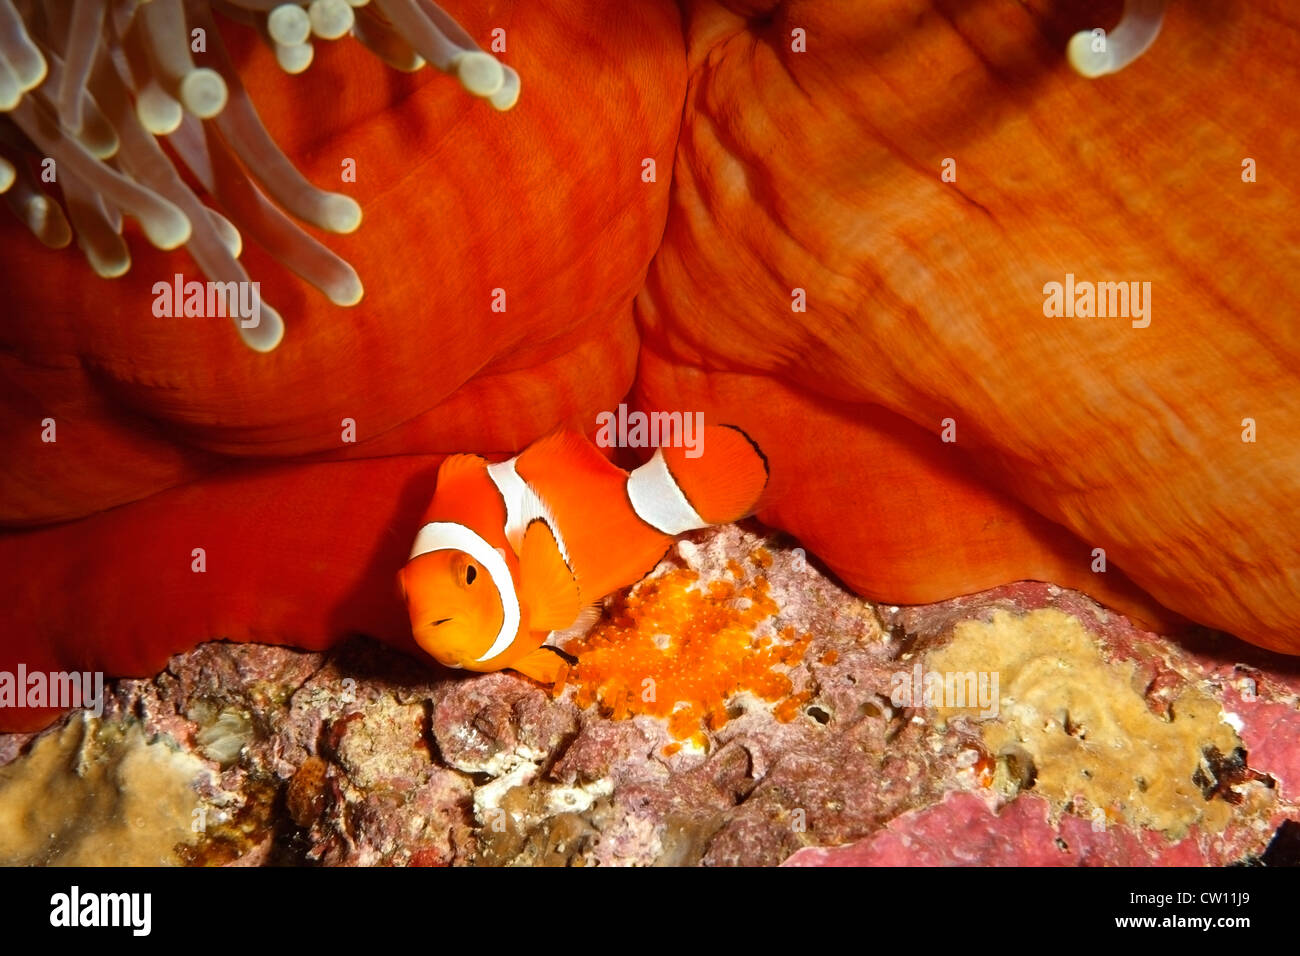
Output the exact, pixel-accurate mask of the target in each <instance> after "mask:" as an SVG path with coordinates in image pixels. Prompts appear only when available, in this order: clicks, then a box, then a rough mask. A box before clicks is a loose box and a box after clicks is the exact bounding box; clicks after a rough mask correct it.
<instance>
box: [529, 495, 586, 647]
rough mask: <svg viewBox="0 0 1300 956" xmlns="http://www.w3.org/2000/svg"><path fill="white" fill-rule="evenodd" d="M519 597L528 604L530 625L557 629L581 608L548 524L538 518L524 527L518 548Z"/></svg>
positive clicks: (578, 594)
mask: <svg viewBox="0 0 1300 956" xmlns="http://www.w3.org/2000/svg"><path fill="white" fill-rule="evenodd" d="M519 596H520V598H521V599H522V600H523V602H524V603H525V604H527V605H528V609H529V612H530V615H531V617H530V619H529V622H528V623H529V626H530V627H531V628H533V629H534V630H538V631H558V630H561V629H563V628H566V627H568V626H569V625H571V624H572V623H573V622H574V620H575V619H576V618H577V617H578V614H579V613H580V612H581V611H582V594H581V592H580V591H579V590H578V581H577V579H576V578H575V577H574V575H573V569H572V568H570V567H569V564H568V562H567V561H565V559H564V555H563V553H562V552H561V551H560V546H559V544H558V543H557V541H556V537H555V534H554V533H553V532H552V531H551V526H550V525H549V524H547V522H546V521H545V520H543V519H541V518H536V519H534V520H533V521H531V522H530V523H529V525H528V527H527V528H526V529H525V530H524V538H523V542H522V543H521V544H520V548H519Z"/></svg>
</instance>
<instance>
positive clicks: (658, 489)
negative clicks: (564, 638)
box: [399, 426, 767, 683]
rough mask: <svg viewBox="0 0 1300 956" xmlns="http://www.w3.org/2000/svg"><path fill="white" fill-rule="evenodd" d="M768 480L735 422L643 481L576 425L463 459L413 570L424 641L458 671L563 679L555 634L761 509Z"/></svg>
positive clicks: (653, 463)
mask: <svg viewBox="0 0 1300 956" xmlns="http://www.w3.org/2000/svg"><path fill="white" fill-rule="evenodd" d="M766 482H767V466H766V460H765V459H764V458H763V456H762V454H761V452H759V450H758V448H757V446H755V445H754V444H753V443H752V441H750V439H749V438H748V437H747V436H746V435H745V434H744V433H743V432H741V431H740V430H739V429H736V428H733V427H729V426H708V427H706V428H705V429H704V431H703V441H702V443H701V446H700V449H699V450H697V452H696V457H691V456H690V453H689V452H687V451H685V450H683V449H681V448H660V449H659V450H657V451H656V452H655V454H654V456H653V457H652V458H651V459H650V460H649V461H648V462H646V463H645V464H644V465H642V466H640V467H639V468H637V469H635V470H634V471H632V472H631V473H628V472H626V471H624V470H623V469H621V468H619V467H617V466H616V465H614V464H612V463H611V462H609V461H608V460H606V459H605V458H604V457H603V456H602V455H601V453H600V452H599V451H597V450H596V448H595V447H594V446H593V445H592V444H591V443H590V442H588V441H587V440H586V439H585V438H583V437H582V436H580V435H578V434H577V433H575V432H567V431H561V432H556V433H554V434H552V435H550V436H548V437H546V438H543V439H541V440H540V441H538V442H536V443H534V444H533V445H531V446H530V447H529V448H527V449H526V450H525V451H524V452H522V453H521V454H519V455H517V456H516V457H514V458H512V459H510V460H509V461H504V462H500V463H498V464H489V463H488V462H487V461H486V460H485V459H483V458H480V457H478V456H477V455H454V456H452V457H451V458H448V459H447V460H446V461H444V462H443V464H442V467H441V468H440V469H439V471H438V485H437V490H436V491H435V493H434V496H433V500H432V502H431V503H430V505H429V508H428V510H427V511H426V512H425V515H424V518H423V520H422V522H421V527H420V529H419V531H418V533H417V534H416V537H415V543H414V546H413V547H412V549H411V557H410V560H409V562H408V563H407V565H406V566H405V567H404V568H403V569H402V571H401V572H400V574H399V582H400V585H401V588H402V592H403V594H404V595H405V598H406V602H407V610H408V612H409V614H410V618H411V629H412V632H413V633H414V635H415V640H416V642H417V643H418V644H419V645H420V646H421V647H422V648H423V649H424V650H425V651H427V652H428V653H429V654H431V655H432V656H433V657H434V658H436V659H437V660H438V661H439V662H441V663H442V664H444V665H446V666H448V667H456V668H466V669H468V670H475V671H494V670H501V669H503V668H507V667H508V668H512V669H513V670H517V671H519V672H520V673H523V674H526V675H528V676H529V677H532V678H534V679H535V680H540V681H543V682H547V683H549V682H551V681H554V680H555V679H556V677H557V675H558V672H559V670H560V667H561V666H562V664H563V663H564V661H565V658H566V655H564V654H562V653H561V652H559V651H558V649H556V648H553V647H550V646H549V645H547V644H546V641H547V638H548V636H549V635H550V634H551V633H552V632H554V631H560V630H563V629H565V628H568V627H571V626H572V625H573V624H574V623H575V622H577V621H578V620H579V618H580V617H581V616H582V614H583V611H584V609H586V608H588V607H590V606H591V605H592V604H593V603H594V602H596V601H598V600H600V599H601V598H602V597H604V596H605V595H606V594H608V593H610V592H611V591H614V590H617V589H618V588H621V587H626V586H627V585H629V584H632V583H634V582H635V581H637V580H639V579H640V578H641V577H643V576H645V574H647V573H648V572H649V571H650V570H651V569H652V568H654V566H655V564H657V563H658V561H659V560H660V558H662V557H663V555H664V553H665V551H667V549H668V547H669V545H670V544H671V543H672V539H673V537H674V536H675V535H678V534H682V533H684V532H686V531H691V530H694V529H697V528H704V527H708V526H709V525H711V524H720V523H725V522H728V521H734V520H735V519H737V518H740V517H742V516H744V515H745V514H748V513H750V512H751V511H752V510H753V509H754V507H755V505H756V504H757V503H758V499H759V496H760V495H761V494H762V491H763V489H764V487H765V485H766Z"/></svg>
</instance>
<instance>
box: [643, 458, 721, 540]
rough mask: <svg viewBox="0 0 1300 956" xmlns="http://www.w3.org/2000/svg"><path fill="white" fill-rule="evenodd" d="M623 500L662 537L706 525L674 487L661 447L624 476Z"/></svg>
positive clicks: (675, 485) (675, 486) (680, 490)
mask: <svg viewBox="0 0 1300 956" xmlns="http://www.w3.org/2000/svg"><path fill="white" fill-rule="evenodd" d="M627 497H628V500H630V501H631V502H632V510H633V511H635V512H636V513H637V515H638V516H639V517H640V518H641V520H642V521H644V522H645V523H646V524H648V525H650V526H651V527H652V528H657V529H658V530H659V531H662V532H663V533H664V534H669V535H678V534H681V533H682V532H684V531H694V530H695V529H697V528H707V527H708V526H709V523H708V522H707V521H705V520H704V519H703V518H701V517H700V516H699V515H698V514H697V513H696V511H695V509H694V508H692V507H691V503H690V502H689V501H687V500H686V496H685V495H684V494H682V489H681V488H679V487H678V486H677V481H676V479H674V478H673V476H672V472H670V471H669V470H668V463H667V462H666V461H664V453H663V449H662V448H661V449H659V450H658V451H656V452H655V454H654V457H653V458H651V459H650V460H649V461H648V462H646V463H645V464H644V465H642V466H641V467H640V468H638V469H636V470H635V471H633V472H632V474H630V475H628V476H627Z"/></svg>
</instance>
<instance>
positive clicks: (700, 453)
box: [627, 425, 767, 535]
mask: <svg viewBox="0 0 1300 956" xmlns="http://www.w3.org/2000/svg"><path fill="white" fill-rule="evenodd" d="M701 438H702V441H701V442H700V444H698V445H697V446H695V448H693V449H692V448H676V447H674V448H660V449H659V450H658V451H657V452H655V455H654V457H653V458H651V459H650V461H648V462H646V464H644V465H642V466H641V467H640V468H638V469H636V471H634V472H632V474H631V475H630V476H629V477H628V483H627V489H628V497H629V499H630V500H631V502H632V507H633V508H634V509H635V510H636V512H637V514H638V515H640V516H641V518H642V520H644V521H645V522H647V523H648V524H650V525H652V526H653V527H655V528H657V529H658V530H660V531H662V532H664V533H665V534H671V535H677V534H681V533H683V532H685V531H692V530H694V529H696V528H706V527H708V526H709V525H713V524H726V523H727V522H729V521H735V520H737V519H739V518H743V517H745V515H748V514H751V513H753V511H754V509H755V507H756V506H757V505H758V501H759V498H760V496H761V495H762V494H763V490H764V489H765V488H766V487H767V458H766V457H765V456H764V455H763V453H762V451H761V450H760V449H759V447H758V445H757V444H756V443H755V442H754V441H753V439H751V438H750V437H749V436H748V435H746V434H745V433H744V432H743V431H742V430H741V429H739V428H737V427H736V426H734V425H709V426H706V427H705V429H704V432H703V435H702V436H701Z"/></svg>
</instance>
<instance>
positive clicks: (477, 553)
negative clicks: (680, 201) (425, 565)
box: [408, 521, 520, 663]
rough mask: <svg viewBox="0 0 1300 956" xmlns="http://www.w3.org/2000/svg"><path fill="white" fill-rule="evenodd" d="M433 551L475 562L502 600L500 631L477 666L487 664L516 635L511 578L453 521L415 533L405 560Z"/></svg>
mask: <svg viewBox="0 0 1300 956" xmlns="http://www.w3.org/2000/svg"><path fill="white" fill-rule="evenodd" d="M432 551H463V552H464V553H465V554H468V555H469V556H470V557H471V558H473V559H474V560H475V561H477V562H478V564H479V565H480V566H481V567H482V568H483V570H484V571H486V572H487V575H488V577H489V578H491V579H492V586H493V587H495V588H496V589H497V594H498V595H500V597H501V629H500V630H499V631H497V635H496V638H495V639H494V640H493V641H492V646H491V647H489V648H488V650H487V653H485V654H484V655H483V656H482V657H480V658H478V659H477V662H478V663H482V662H483V661H490V660H491V659H492V658H494V657H496V656H497V655H498V654H500V653H502V652H503V651H505V649H506V648H507V647H509V646H510V642H511V641H513V640H514V639H515V635H516V634H517V633H518V632H519V623H520V610H519V596H518V595H517V594H515V585H514V579H513V578H512V577H511V576H510V568H509V567H507V566H506V561H505V558H503V557H501V553H500V552H499V551H497V549H496V548H494V547H492V545H490V544H488V543H487V541H485V540H484V539H483V537H482V536H481V535H480V534H479V533H478V532H476V531H474V530H472V529H470V528H467V527H465V526H464V525H463V524H456V523H455V522H453V521H431V522H429V523H428V524H426V525H425V526H424V527H423V528H421V529H420V530H419V531H418V532H416V535H415V544H414V545H413V546H412V548H411V557H410V558H409V559H408V560H414V559H415V558H418V557H419V556H420V555H422V554H429V553H430V552H432Z"/></svg>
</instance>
